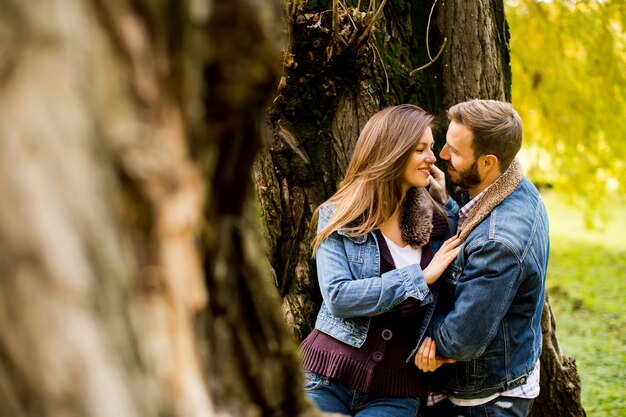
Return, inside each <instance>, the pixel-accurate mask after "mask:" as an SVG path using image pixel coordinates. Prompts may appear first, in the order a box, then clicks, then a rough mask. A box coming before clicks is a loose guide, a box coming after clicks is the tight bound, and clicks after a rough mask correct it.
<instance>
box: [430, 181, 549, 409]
mask: <svg viewBox="0 0 626 417" xmlns="http://www.w3.org/2000/svg"><path fill="white" fill-rule="evenodd" d="M479 205H481V200H479V201H478V203H477V206H479ZM475 209H476V207H474V208H473V209H472V210H475ZM549 245H550V244H549V235H548V218H547V215H546V210H545V207H544V205H543V202H542V201H541V198H540V196H539V193H538V192H537V190H536V189H535V187H534V186H533V185H532V184H531V183H530V181H528V180H527V179H526V178H523V179H522V180H521V182H520V184H519V185H518V186H517V188H515V190H514V191H513V192H512V193H511V194H510V195H509V196H508V197H506V199H504V201H502V202H501V203H500V204H499V205H497V206H496V207H495V208H494V209H493V210H491V212H490V214H489V215H488V217H487V218H485V219H484V220H483V221H482V222H481V223H480V224H478V225H477V226H476V227H475V228H474V229H473V230H472V231H471V232H470V233H469V235H468V236H467V238H466V239H465V241H464V243H463V247H462V249H461V252H460V253H459V255H458V257H457V259H455V261H454V262H453V263H452V264H451V265H450V267H449V268H448V270H447V272H446V274H445V276H443V277H442V278H440V280H439V281H443V282H442V283H441V286H440V293H439V300H438V302H437V304H438V305H437V312H436V313H435V317H434V318H433V320H432V335H433V337H434V339H435V342H436V343H437V352H438V353H439V354H441V355H443V356H445V357H449V358H454V359H456V360H457V362H456V363H454V364H449V365H444V366H442V367H441V368H439V370H438V371H437V379H438V380H439V382H440V387H439V388H440V389H442V390H443V391H444V392H445V393H448V394H451V395H453V396H455V397H458V398H466V399H471V398H482V397H487V396H489V395H491V394H494V393H496V392H503V391H506V390H509V389H512V388H515V387H517V386H519V385H522V384H524V383H525V382H526V377H527V376H528V374H529V373H530V372H531V371H532V370H533V368H534V366H535V364H536V362H537V360H538V358H539V356H540V354H541V339H542V334H541V314H542V308H543V303H544V288H545V278H546V268H547V265H548V254H549ZM452 306H453V307H452Z"/></svg>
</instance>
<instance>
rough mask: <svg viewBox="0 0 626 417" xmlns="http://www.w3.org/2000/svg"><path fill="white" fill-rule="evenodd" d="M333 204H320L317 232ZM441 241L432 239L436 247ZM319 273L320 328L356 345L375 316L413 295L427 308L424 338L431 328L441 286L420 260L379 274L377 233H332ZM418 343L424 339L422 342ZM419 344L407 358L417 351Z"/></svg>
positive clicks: (450, 206) (453, 214) (451, 212)
mask: <svg viewBox="0 0 626 417" xmlns="http://www.w3.org/2000/svg"><path fill="white" fill-rule="evenodd" d="M444 211H445V212H446V216H447V217H448V221H449V222H451V223H452V224H451V228H452V230H456V219H457V215H458V206H456V204H455V203H454V202H453V201H452V200H451V199H449V200H448V202H447V204H446V206H445V207H444ZM332 213H333V211H332V206H331V205H329V204H328V203H325V204H323V205H322V206H320V209H319V217H318V224H317V231H318V233H319V231H320V230H322V228H323V227H324V226H325V225H326V224H327V223H328V221H329V220H330V218H331V216H332ZM442 244H443V240H442V241H431V246H432V249H433V252H436V251H437V250H438V249H439V248H440V247H441V245H442ZM315 258H316V262H317V278H318V282H319V287H320V291H321V293H322V298H323V302H322V305H321V308H320V311H319V313H318V315H317V320H316V323H315V328H316V329H318V330H319V331H322V332H324V333H326V334H328V335H330V336H332V337H334V338H335V339H337V340H340V341H342V342H344V343H347V344H348V345H351V346H354V347H361V346H362V345H363V343H365V339H366V337H367V332H368V329H369V325H370V318H371V317H372V316H376V315H379V314H382V313H385V312H387V311H390V310H391V309H393V308H394V307H396V306H398V305H399V304H400V303H402V302H403V301H405V300H407V299H409V298H413V299H415V300H417V301H418V302H419V303H420V304H421V306H428V309H427V310H426V312H425V315H424V320H423V322H422V326H421V327H420V333H419V334H420V337H419V340H420V341H421V339H422V337H423V336H424V334H425V332H426V328H427V327H428V322H429V320H430V318H431V317H432V314H433V312H434V309H435V299H436V292H437V290H436V286H434V285H433V286H431V288H429V286H428V285H427V284H426V281H425V280H424V276H423V275H422V270H421V269H420V267H419V265H409V266H406V267H403V268H398V269H394V270H392V271H389V272H386V273H384V274H382V276H381V274H380V250H379V247H378V241H377V240H376V237H375V234H374V233H373V232H371V233H368V234H367V235H365V236H360V237H350V236H348V235H346V234H345V233H344V232H342V231H338V232H333V233H332V234H331V235H330V236H329V237H328V239H326V240H325V241H323V242H322V243H321V244H320V246H319V247H318V249H317V252H316V255H315ZM418 346H419V344H418ZM418 346H416V347H415V349H414V350H413V352H412V354H411V356H410V357H409V358H407V361H408V360H409V359H410V358H411V357H413V356H414V355H415V352H416V351H417V348H418Z"/></svg>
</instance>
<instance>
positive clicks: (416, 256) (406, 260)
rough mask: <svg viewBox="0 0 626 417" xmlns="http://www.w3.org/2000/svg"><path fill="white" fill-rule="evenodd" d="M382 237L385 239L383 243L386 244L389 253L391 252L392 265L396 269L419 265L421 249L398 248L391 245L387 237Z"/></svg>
mask: <svg viewBox="0 0 626 417" xmlns="http://www.w3.org/2000/svg"><path fill="white" fill-rule="evenodd" d="M383 237H384V238H385V242H387V246H388V247H389V252H391V257H392V258H393V263H394V264H396V268H403V267H405V266H408V265H413V264H419V263H420V261H421V260H422V248H421V247H419V248H418V249H414V248H413V247H412V246H411V245H406V246H404V247H400V246H398V245H396V244H395V243H393V242H392V241H391V239H389V238H388V237H387V236H385V235H383Z"/></svg>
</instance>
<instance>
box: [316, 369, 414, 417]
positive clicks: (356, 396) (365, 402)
mask: <svg viewBox="0 0 626 417" xmlns="http://www.w3.org/2000/svg"><path fill="white" fill-rule="evenodd" d="M304 391H305V393H306V395H307V396H308V397H309V398H310V399H311V400H312V401H313V402H314V403H315V404H316V405H317V407H318V408H319V409H320V410H321V411H324V412H327V413H340V414H346V415H349V416H355V417H381V416H384V417H415V416H416V415H417V409H418V407H419V398H418V397H391V396H387V395H381V394H368V393H365V392H362V391H359V390H356V389H354V388H352V387H350V386H348V385H345V384H343V383H341V382H339V381H337V380H335V379H330V378H327V377H325V376H322V375H318V374H315V373H312V372H308V371H304Z"/></svg>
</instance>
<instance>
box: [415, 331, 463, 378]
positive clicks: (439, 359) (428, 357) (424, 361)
mask: <svg viewBox="0 0 626 417" xmlns="http://www.w3.org/2000/svg"><path fill="white" fill-rule="evenodd" d="M454 362H456V361H455V360H454V359H450V358H444V357H443V356H439V355H437V344H436V343H435V341H434V340H433V339H431V338H430V337H427V338H425V339H424V341H423V342H422V346H420V348H419V350H418V351H417V354H416V355H415V366H417V367H418V368H419V369H420V370H422V371H424V372H433V371H434V370H435V369H437V368H439V367H440V366H441V365H445V364H446V363H454Z"/></svg>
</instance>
